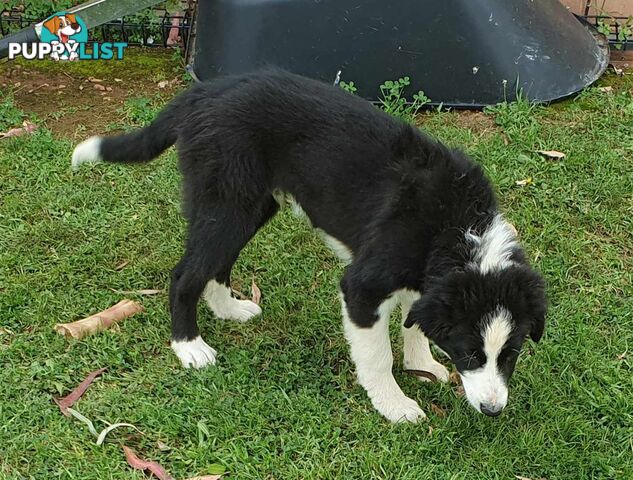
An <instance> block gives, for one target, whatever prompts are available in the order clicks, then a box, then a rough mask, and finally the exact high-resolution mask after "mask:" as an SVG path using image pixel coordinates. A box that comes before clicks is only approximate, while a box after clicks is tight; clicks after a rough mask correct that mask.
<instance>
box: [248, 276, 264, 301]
mask: <svg viewBox="0 0 633 480" xmlns="http://www.w3.org/2000/svg"><path fill="white" fill-rule="evenodd" d="M251 294H252V297H251V301H252V302H253V303H254V304H256V305H259V304H260V303H261V301H262V291H261V290H260V289H259V287H258V286H257V284H256V283H255V280H253V283H251Z"/></svg>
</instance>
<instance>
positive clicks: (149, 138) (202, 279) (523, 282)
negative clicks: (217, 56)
mask: <svg viewBox="0 0 633 480" xmlns="http://www.w3.org/2000/svg"><path fill="white" fill-rule="evenodd" d="M173 144H176V146H177V149H178V155H179V158H180V169H181V172H182V177H183V183H184V185H183V187H184V188H183V196H184V209H183V210H184V214H185V215H186V218H187V220H188V237H187V241H186V248H185V253H184V255H183V257H182V259H181V260H180V262H179V263H178V264H177V265H176V267H175V268H174V269H173V272H172V277H171V286H170V292H169V300H170V308H171V318H172V348H173V350H174V351H175V353H176V355H177V356H178V358H179V359H180V360H181V362H182V364H183V366H185V367H194V368H202V367H205V366H206V365H209V364H213V363H215V358H216V351H215V350H214V349H213V348H211V347H210V346H209V345H208V344H207V343H206V342H205V341H204V340H203V339H202V338H201V337H200V334H199V331H198V326H197V323H196V304H197V302H198V299H199V298H200V296H202V297H204V299H205V300H206V302H207V304H208V306H209V308H210V309H211V310H212V311H213V312H214V314H215V315H216V316H217V317H220V318H228V319H233V320H237V321H240V322H244V321H247V320H249V319H250V318H252V317H254V316H256V315H259V314H260V313H261V309H260V307H259V306H257V305H255V304H254V303H252V302H250V301H248V300H238V299H236V298H233V297H232V296H231V290H230V287H229V285H230V274H231V268H232V266H233V264H234V262H235V260H236V259H237V257H238V255H239V253H240V250H241V249H242V248H243V247H244V245H246V243H247V242H248V241H249V240H250V239H251V238H252V237H253V235H255V233H256V232H257V230H258V229H259V228H260V227H262V225H264V224H265V223H266V222H267V221H268V220H270V218H271V217H272V216H273V215H275V213H276V212H277V210H278V209H279V201H282V202H283V201H285V199H287V198H291V199H292V201H293V202H294V203H296V204H297V205H298V206H300V207H301V209H302V210H303V211H304V212H305V214H306V215H307V217H308V218H309V220H310V221H311V223H312V225H313V226H314V227H315V228H316V229H318V231H319V232H320V233H321V235H322V236H323V237H324V239H325V241H326V242H327V243H328V244H329V245H330V246H331V247H332V248H333V250H334V251H335V253H336V254H338V256H339V257H340V258H341V259H342V260H344V261H345V262H346V263H347V267H346V270H345V273H344V275H343V278H342V280H341V284H340V285H341V295H340V296H341V304H342V312H343V327H344V331H345V336H346V338H347V340H348V341H349V344H350V347H351V356H352V359H353V361H354V363H355V365H356V371H357V376H358V381H359V383H360V384H361V385H362V386H363V387H364V388H365V390H366V391H367V394H368V396H369V398H370V400H371V402H372V404H373V405H374V407H375V408H376V409H377V410H378V411H379V412H380V413H381V414H382V415H384V416H385V417H386V418H387V419H389V420H390V421H392V422H399V421H409V422H415V421H417V420H419V419H420V418H423V417H424V416H425V415H424V412H423V411H422V409H421V408H420V407H419V406H418V404H417V402H416V401H415V400H413V399H411V398H409V397H407V396H406V395H405V394H404V393H403V392H402V390H401V389H400V387H399V386H398V384H397V383H396V380H395V379H394V377H393V373H392V368H393V357H392V353H391V344H390V340H389V317H390V314H391V312H392V310H393V309H394V308H395V307H396V306H397V305H398V304H400V306H401V310H402V320H403V323H402V334H403V337H404V367H405V368H409V369H417V370H425V371H428V372H431V373H432V374H434V375H435V376H436V377H437V378H438V379H439V380H441V381H444V382H445V381H447V380H448V371H447V370H446V368H445V367H444V366H442V365H441V364H440V363H438V362H437V361H436V360H435V359H434V358H433V356H432V354H431V350H430V349H429V340H432V341H433V342H434V343H435V344H436V345H437V346H438V347H439V348H440V349H442V350H443V351H444V352H446V354H447V355H448V356H449V357H450V359H451V360H452V362H453V363H454V364H455V366H456V368H457V371H458V372H459V374H460V375H461V378H462V382H463V385H464V389H465V392H466V396H467V398H468V401H469V402H470V403H471V405H472V406H473V407H474V408H475V409H477V410H478V411H480V412H482V413H485V414H486V415H490V416H496V415H498V414H499V413H501V410H502V409H503V408H504V407H505V406H506V403H507V401H508V381H509V379H510V376H511V375H512V371H513V370H514V366H515V363H516V361H517V357H518V355H519V351H520V349H521V346H522V344H523V342H524V339H525V338H526V337H527V336H529V337H531V338H532V339H533V340H534V341H538V340H539V339H540V338H541V335H542V334H543V328H544V320H545V313H546V299H545V291H544V283H543V280H542V278H541V276H540V275H539V274H538V273H536V272H535V271H534V270H532V269H531V268H530V266H529V265H528V263H527V260H526V256H525V254H524V253H523V250H522V249H521V247H520V245H519V242H518V239H517V234H516V231H515V230H514V228H513V227H512V226H511V225H510V224H509V223H508V222H507V221H506V220H504V218H503V216H502V214H501V213H499V210H498V207H497V203H496V201H495V196H494V193H493V189H492V188H491V185H490V183H489V181H488V180H487V179H486V177H485V176H484V173H483V172H482V169H481V168H480V167H479V166H478V165H477V164H475V163H474V162H473V161H471V160H470V159H469V158H468V157H467V156H466V155H465V154H464V153H462V152H460V151H456V150H451V149H448V148H446V147H444V146H443V145H441V144H440V143H438V142H436V141H434V140H432V139H430V138H428V137H427V136H425V135H424V134H422V133H421V132H420V131H419V130H418V129H417V128H414V127H413V126H411V125H408V124H406V123H404V122H402V121H400V120H398V119H396V118H393V117H391V116H389V115H387V114H385V113H383V112H382V111H380V110H379V109H377V108H375V107H374V106H373V105H372V104H370V103H369V102H367V101H365V100H362V99H361V98H358V97H355V96H353V95H350V94H349V93H347V92H345V91H343V90H342V89H340V88H339V87H334V86H331V85H326V84H323V83H320V82H318V81H315V80H310V79H308V78H304V77H300V76H297V75H293V74H290V73H287V72H284V71H281V70H276V69H265V70H262V71H259V72H256V73H252V74H247V75H241V76H234V77H226V78H223V79H219V80H216V81H213V82H210V83H202V84H198V85H194V86H192V87H191V88H190V89H189V90H187V91H185V92H184V93H182V94H181V95H179V96H178V97H176V98H175V99H174V100H173V101H172V102H171V103H170V104H169V105H168V106H167V107H166V108H165V109H164V110H163V111H162V112H161V113H160V114H159V115H158V117H157V118H156V120H154V122H152V123H151V124H150V125H149V126H147V127H145V128H143V129H141V130H138V131H135V132H132V133H129V134H126V135H120V136H115V137H106V138H102V137H92V138H90V139H88V140H86V141H85V142H83V143H81V144H80V145H79V146H77V148H75V151H74V153H73V157H72V166H73V168H77V167H79V165H81V164H82V163H86V162H97V161H102V160H103V161H107V162H124V163H138V162H148V161H150V160H152V159H153V158H155V157H157V156H158V155H159V154H160V153H161V152H163V151H164V150H165V149H166V148H168V147H169V146H171V145H173ZM280 199H284V200H280Z"/></svg>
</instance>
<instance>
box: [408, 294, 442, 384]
mask: <svg viewBox="0 0 633 480" xmlns="http://www.w3.org/2000/svg"><path fill="white" fill-rule="evenodd" d="M418 298H420V294H419V293H417V292H406V293H403V294H402V295H401V299H402V303H401V309H402V323H404V322H405V320H406V319H407V317H408V316H409V311H410V310H411V306H412V305H413V302H415V301H416V300H417V299H418ZM402 340H403V344H404V361H403V366H404V368H405V370H409V369H411V370H423V371H425V372H429V373H432V374H433V375H435V377H436V378H437V379H438V381H440V382H448V370H447V369H446V367H445V366H444V365H442V364H441V363H439V362H438V361H436V360H435V359H434V358H433V355H432V354H431V347H430V345H429V339H428V338H426V336H425V335H424V333H423V332H422V330H420V328H419V327H418V326H417V325H414V326H412V327H411V328H405V327H404V326H403V327H402ZM420 380H422V381H425V382H428V381H430V380H429V379H427V378H425V377H420Z"/></svg>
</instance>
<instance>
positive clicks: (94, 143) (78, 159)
mask: <svg viewBox="0 0 633 480" xmlns="http://www.w3.org/2000/svg"><path fill="white" fill-rule="evenodd" d="M100 161H101V137H90V138H89V139H88V140H85V141H83V142H81V143H80V144H79V145H77V146H76V147H75V150H74V151H73V159H72V164H71V165H72V169H73V170H77V169H78V168H79V166H80V165H81V164H82V163H98V162H100Z"/></svg>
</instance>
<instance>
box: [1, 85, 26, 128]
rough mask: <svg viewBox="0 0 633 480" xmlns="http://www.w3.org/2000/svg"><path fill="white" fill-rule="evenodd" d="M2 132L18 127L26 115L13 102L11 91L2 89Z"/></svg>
mask: <svg viewBox="0 0 633 480" xmlns="http://www.w3.org/2000/svg"><path fill="white" fill-rule="evenodd" d="M0 99H1V100H0V132H2V131H5V130H8V129H10V128H12V127H17V126H19V125H20V124H21V123H22V120H23V119H24V117H25V115H24V112H23V111H22V110H20V109H19V108H17V107H16V106H15V104H14V103H13V96H12V95H11V94H10V93H7V92H3V91H2V90H0Z"/></svg>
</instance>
